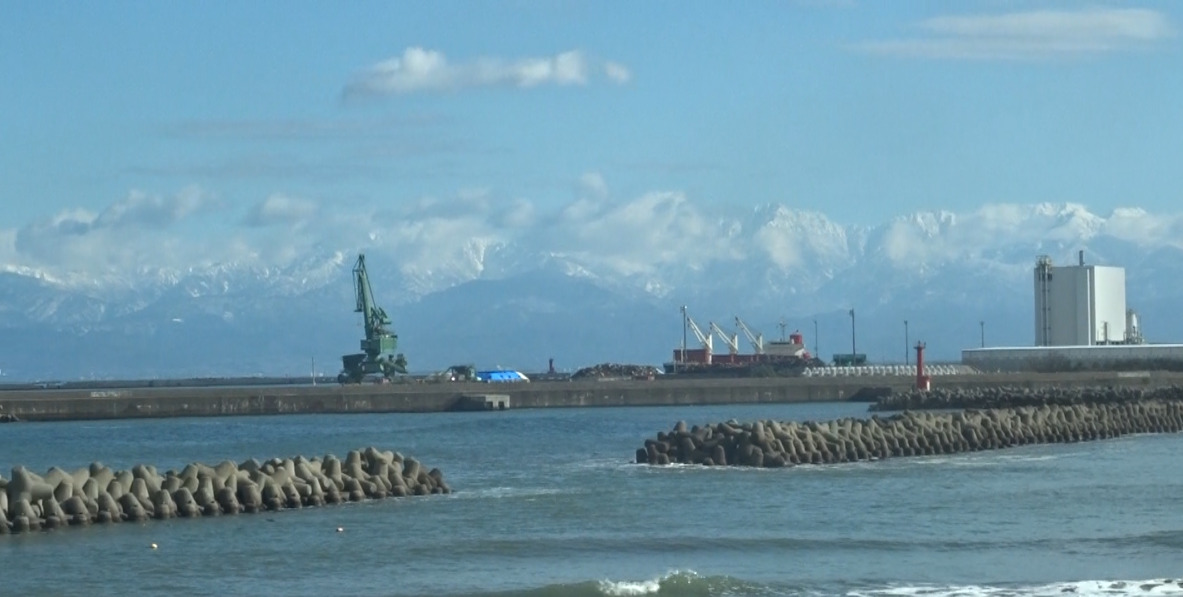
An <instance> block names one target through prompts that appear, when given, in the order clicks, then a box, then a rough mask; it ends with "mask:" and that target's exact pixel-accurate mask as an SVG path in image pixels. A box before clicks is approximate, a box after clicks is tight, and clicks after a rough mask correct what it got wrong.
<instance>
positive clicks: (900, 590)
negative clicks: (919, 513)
mask: <svg viewBox="0 0 1183 597" xmlns="http://www.w3.org/2000/svg"><path fill="white" fill-rule="evenodd" d="M846 595H847V597H1064V596H1065V595H1073V596H1074V597H1125V596H1131V597H1134V596H1136V597H1152V596H1158V595H1183V580H1178V579H1153V580H1082V581H1073V582H1060V583H1050V584H1044V585H1028V586H1013V587H999V586H981V585H947V586H940V585H912V586H898V587H891V588H885V589H870V590H860V591H851V592H849V593H847V594H846Z"/></svg>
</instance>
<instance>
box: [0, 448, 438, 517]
mask: <svg viewBox="0 0 1183 597" xmlns="http://www.w3.org/2000/svg"><path fill="white" fill-rule="evenodd" d="M450 492H451V488H450V487H448V484H447V483H446V482H445V481H444V478H443V473H441V472H440V471H439V469H430V470H428V469H427V468H426V467H425V466H423V465H422V464H420V463H419V461H417V460H415V459H414V458H410V457H404V456H403V455H402V454H399V453H398V452H392V451H383V450H379V449H377V448H374V447H372V446H371V447H368V448H365V449H362V450H352V451H350V452H349V453H348V454H347V455H346V456H345V459H344V460H340V459H338V458H337V457H336V456H333V455H332V454H328V455H325V456H324V457H323V458H312V459H306V458H304V457H303V456H296V457H294V458H283V459H280V458H273V459H271V460H267V461H265V462H262V463H260V462H258V461H256V460H254V459H250V460H246V461H245V462H242V463H241V464H236V463H234V462H233V461H229V460H227V461H223V462H221V463H219V464H217V465H213V466H210V465H205V464H199V463H193V464H189V465H188V466H186V467H184V469H182V470H181V471H180V472H177V471H174V470H169V471H167V472H165V473H164V474H160V473H158V472H157V470H156V467H154V466H151V465H143V464H141V465H136V466H134V467H132V468H131V469H130V470H121V471H115V470H112V469H110V468H108V467H106V466H103V465H102V464H100V463H97V462H95V463H91V465H90V466H89V467H86V468H81V469H78V470H76V471H73V472H68V471H65V470H63V469H60V468H57V467H53V468H50V469H49V470H48V471H47V472H46V474H45V475H38V474H36V473H33V472H31V471H29V470H27V469H25V468H24V467H23V466H16V467H14V468H13V469H12V478H11V479H4V478H3V477H0V534H5V533H9V532H13V533H22V532H28V531H34V530H39V529H54V528H58V527H61V526H70V525H88V524H92V523H117V522H123V521H129V522H130V521H143V520H149V519H167V518H174V517H188V518H196V517H201V516H219V515H224V514H238V513H255V512H265V511H275V510H283V509H288V508H303V507H311V506H323V505H326V504H336V503H341V502H345V501H355V502H356V501H361V500H365V499H381V498H386V497H407V496H418V495H428V494H442V493H450Z"/></svg>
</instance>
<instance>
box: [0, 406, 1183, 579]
mask: <svg viewBox="0 0 1183 597" xmlns="http://www.w3.org/2000/svg"><path fill="white" fill-rule="evenodd" d="M864 409H865V405H861V404H804V405H745V406H727V407H665V408H611V409H569V410H567V409H552V410H522V411H507V412H497V413H447V414H417V415H396V414H392V415H316V416H292V415H288V416H280V417H241V418H217V419H169V420H140V421H112V422H70V423H38V424H33V423H29V424H16V425H4V426H0V471H4V473H3V474H4V476H6V477H7V476H8V470H9V469H10V468H11V467H12V466H13V465H16V464H23V465H25V466H27V467H30V468H31V469H33V470H35V471H38V472H42V473H43V472H44V471H45V470H46V469H47V468H48V467H50V466H60V467H62V468H67V469H73V468H78V467H82V466H86V465H87V464H89V463H90V462H91V461H94V460H98V461H101V462H103V463H105V464H107V465H109V466H113V467H116V468H128V467H131V466H132V465H135V464H139V463H146V464H156V465H157V466H158V467H159V468H160V470H161V471H163V470H165V469H168V468H175V469H177V470H179V469H180V468H181V467H183V466H184V465H185V464H186V463H189V462H194V461H197V462H207V463H211V464H212V463H216V462H218V461H221V460H224V459H232V460H235V461H242V460H244V459H246V458H250V457H253V458H258V459H265V458H270V457H274V456H284V457H286V456H295V455H297V454H302V455H305V456H308V457H311V456H316V455H324V454H325V453H329V452H331V453H334V454H336V455H338V456H344V455H345V453H346V452H348V451H349V450H350V449H352V448H358V447H364V446H368V445H375V446H379V447H382V448H387V449H394V450H398V451H401V452H402V453H403V454H406V455H411V456H415V457H417V458H419V459H420V460H421V461H422V462H424V463H425V464H426V465H428V466H434V467H439V468H440V469H441V470H443V472H444V476H445V479H447V480H448V482H449V483H450V484H451V486H452V487H453V489H454V490H455V493H454V494H452V495H449V496H430V497H423V498H413V499H404V500H383V501H374V502H365V503H360V504H350V505H344V506H334V507H325V508H318V509H305V510H293V511H284V512H279V513H267V514H257V515H240V516H223V517H219V518H213V519H209V518H205V519H198V520H172V521H164V522H159V521H152V522H148V523H144V524H116V525H110V526H93V527H89V528H84V529H78V528H70V529H63V530H58V531H54V532H44V533H33V534H26V535H19V536H0V570H2V571H3V578H2V580H0V594H2V595H88V596H91V595H96V596H97V595H161V594H172V595H239V594H249V595H263V596H266V595H377V596H383V595H490V594H492V595H517V594H525V595H539V596H542V595H646V594H650V595H856V596H868V597H869V596H881V595H882V596H886V595H902V596H910V595H917V596H919V595H936V596H978V595H981V596H1001V595H1031V594H1039V595H1062V594H1076V595H1082V594H1085V595H1165V594H1183V588H1181V587H1180V585H1178V584H1175V582H1173V581H1172V582H1167V579H1174V580H1179V579H1181V578H1183V435H1180V434H1170V435H1143V436H1133V437H1126V438H1121V439H1115V440H1107V441H1101V442H1091V443H1079V444H1068V445H1047V446H1025V447H1020V448H1013V449H1009V450H1004V451H996V452H987V453H977V454H968V455H958V456H934V457H920V458H910V459H894V460H886V461H882V462H873V463H858V464H847V465H835V466H825V467H798V468H793V469H779V470H747V469H738V468H702V467H665V468H652V467H648V466H643V465H635V464H632V463H631V461H632V458H633V454H634V451H635V450H636V448H638V447H640V446H641V445H642V443H643V442H644V440H645V439H646V438H648V437H651V436H653V435H655V434H656V432H657V431H659V430H666V429H669V428H670V427H672V426H673V424H674V423H675V422H676V421H677V420H679V419H682V420H686V421H687V422H688V423H690V424H702V423H712V422H717V421H723V420H727V419H731V418H735V419H738V420H741V421H744V420H754V419H769V418H772V419H777V420H790V419H794V420H808V419H814V420H824V419H831V418H836V417H843V416H850V415H854V416H865V412H864ZM337 527H342V528H343V529H344V532H340V533H338V532H337ZM152 543H156V544H157V545H158V546H159V548H158V549H155V550H152V549H150V548H149V546H150V545H151V544H152Z"/></svg>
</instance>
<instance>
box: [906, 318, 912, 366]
mask: <svg viewBox="0 0 1183 597" xmlns="http://www.w3.org/2000/svg"><path fill="white" fill-rule="evenodd" d="M908 348H909V347H908V320H907V319H905V320H904V366H905V367H907V366H908V365H911V364H912V356H911V355H910V354H908V353H909V350H908Z"/></svg>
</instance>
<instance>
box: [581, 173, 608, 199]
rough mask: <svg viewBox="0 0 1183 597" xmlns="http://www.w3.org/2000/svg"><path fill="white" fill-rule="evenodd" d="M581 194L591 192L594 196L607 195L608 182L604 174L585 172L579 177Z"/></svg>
mask: <svg viewBox="0 0 1183 597" xmlns="http://www.w3.org/2000/svg"><path fill="white" fill-rule="evenodd" d="M579 187H580V190H581V191H582V192H581V193H580V194H581V195H582V194H590V195H591V196H593V197H607V196H608V183H607V182H606V181H605V180H604V175H603V174H600V173H599V172H585V173H583V175H582V176H580V177H579Z"/></svg>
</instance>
